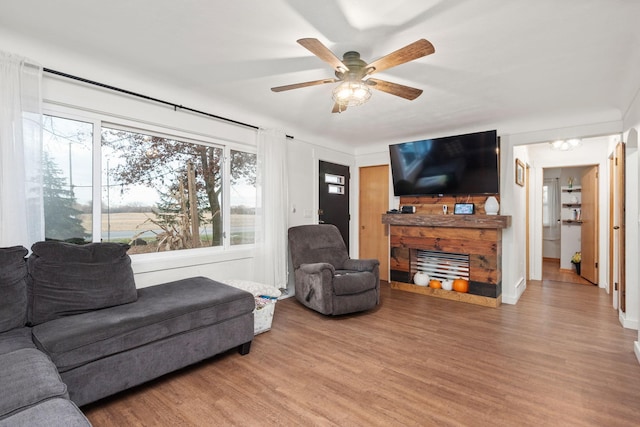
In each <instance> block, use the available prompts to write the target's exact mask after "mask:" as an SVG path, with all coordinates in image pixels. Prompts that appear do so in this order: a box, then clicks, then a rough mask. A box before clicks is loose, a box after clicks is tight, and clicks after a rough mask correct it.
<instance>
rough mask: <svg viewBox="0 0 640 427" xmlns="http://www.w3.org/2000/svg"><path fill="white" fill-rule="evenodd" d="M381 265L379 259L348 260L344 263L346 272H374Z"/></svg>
mask: <svg viewBox="0 0 640 427" xmlns="http://www.w3.org/2000/svg"><path fill="white" fill-rule="evenodd" d="M378 265H380V261H378V260H377V259H373V258H371V259H348V260H346V261H345V262H344V266H343V268H344V269H345V270H355V271H373V269H374V268H376V266H378Z"/></svg>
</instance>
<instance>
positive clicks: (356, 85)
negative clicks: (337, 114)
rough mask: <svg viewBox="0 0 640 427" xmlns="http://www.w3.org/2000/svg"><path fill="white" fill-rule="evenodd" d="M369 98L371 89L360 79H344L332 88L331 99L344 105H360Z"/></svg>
mask: <svg viewBox="0 0 640 427" xmlns="http://www.w3.org/2000/svg"><path fill="white" fill-rule="evenodd" d="M369 98H371V89H369V86H367V85H366V84H365V83H364V82H361V81H345V82H342V83H340V84H339V85H338V86H336V87H335V89H333V100H334V101H335V102H336V103H337V104H340V105H342V106H344V107H355V106H357V105H362V104H364V103H365V102H367V101H368V100H369Z"/></svg>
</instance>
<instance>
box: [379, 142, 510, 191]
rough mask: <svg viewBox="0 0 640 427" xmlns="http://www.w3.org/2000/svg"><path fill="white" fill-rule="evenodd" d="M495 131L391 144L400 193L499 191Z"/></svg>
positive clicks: (390, 150)
mask: <svg viewBox="0 0 640 427" xmlns="http://www.w3.org/2000/svg"><path fill="white" fill-rule="evenodd" d="M499 150H500V141H499V139H498V135H497V132H496V131H495V130H489V131H485V132H476V133H469V134H465V135H456V136H447V137H444V138H436V139H423V140H420V141H412V142H403V143H400V144H393V145H389V155H390V157H391V174H392V176H393V190H394V194H395V195H396V196H427V195H442V196H445V195H449V196H466V195H477V194H498V193H499V186H500V181H499V171H500V168H499V162H498V156H499Z"/></svg>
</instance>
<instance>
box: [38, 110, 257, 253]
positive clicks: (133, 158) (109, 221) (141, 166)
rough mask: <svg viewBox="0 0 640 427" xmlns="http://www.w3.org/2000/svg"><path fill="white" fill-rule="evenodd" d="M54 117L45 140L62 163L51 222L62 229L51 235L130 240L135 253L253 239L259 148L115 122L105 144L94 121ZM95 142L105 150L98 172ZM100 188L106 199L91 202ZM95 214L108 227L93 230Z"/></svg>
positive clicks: (49, 204) (48, 206) (48, 208)
mask: <svg viewBox="0 0 640 427" xmlns="http://www.w3.org/2000/svg"><path fill="white" fill-rule="evenodd" d="M47 122H48V123H50V124H51V126H48V127H47V129H48V130H47V131H48V132H49V133H50V134H51V135H52V137H51V138H49V139H48V140H45V162H48V160H47V158H48V157H47V156H48V155H49V154H47V153H49V152H52V153H55V159H56V163H55V165H58V166H57V167H58V169H55V167H54V166H55V165H52V166H51V172H50V173H49V175H51V177H52V178H51V179H50V181H51V182H52V185H51V188H52V189H51V190H50V191H48V193H49V194H51V197H49V198H48V199H46V200H45V212H46V213H47V214H46V218H45V227H47V229H48V227H49V225H50V224H56V230H60V231H56V233H55V234H53V233H49V232H48V234H47V237H50V238H55V239H58V240H67V241H73V242H77V243H83V242H89V241H92V240H93V241H111V242H123V243H128V244H130V245H131V246H132V248H131V249H130V251H129V253H132V254H136V253H149V252H159V251H170V250H178V249H189V248H201V247H212V246H226V245H239V244H250V243H253V242H254V220H253V217H254V215H255V204H256V191H255V172H256V156H255V154H253V153H248V152H244V151H240V150H235V149H230V148H228V147H225V146H223V145H216V144H212V143H208V142H203V141H197V140H190V139H188V138H184V137H180V138H172V137H167V136H166V135H159V134H155V133H154V132H151V131H148V132H147V131H139V130H131V129H128V128H123V127H119V126H114V125H108V126H107V125H103V126H102V128H101V129H100V130H99V131H98V132H99V135H100V142H99V144H98V143H92V140H93V136H92V135H93V131H92V130H93V124H92V123H83V122H78V121H74V120H69V119H62V118H58V117H52V116H47ZM62 124H64V125H65V126H64V127H63V126H62ZM61 129H65V132H63V131H62V130H61ZM54 135H55V136H56V137H54ZM79 141H82V144H80V142H79ZM93 144H95V145H93ZM92 147H96V148H95V150H99V152H100V153H99V156H98V158H99V159H100V162H99V163H101V170H100V171H98V173H95V172H92V163H91V158H92V153H93V152H94V149H92ZM64 148H67V150H68V153H69V161H68V165H67V164H62V163H64V162H63V161H64V160H65V159H66V157H64V156H63V154H64V150H63V149H64ZM76 151H79V152H80V153H81V154H82V155H83V156H85V157H84V158H82V160H81V158H80V157H79V156H80V154H78V155H76V154H75V152H76ZM51 156H52V155H51ZM75 156H78V157H77V160H76V157H75ZM72 160H73V161H72ZM76 163H79V164H82V167H80V166H77V167H76V166H75V164H76ZM61 164H62V166H61ZM73 168H75V169H73ZM80 169H82V171H83V173H84V174H83V175H80ZM92 176H93V177H94V178H93V179H94V180H95V182H93V183H92V180H91V178H92ZM81 177H82V179H81ZM80 181H81V182H80ZM92 184H93V185H92ZM94 186H96V188H100V189H101V191H100V203H99V204H93V203H92V201H91V200H92V198H91V194H92V189H93V188H94ZM80 187H82V189H83V191H84V192H83V193H82V194H83V196H82V197H81V196H80V192H79V189H80ZM227 188H228V189H229V190H228V191H227V192H228V193H229V194H225V189H227ZM85 194H86V196H85ZM60 206H62V207H60ZM92 215H93V216H92ZM225 216H229V221H225ZM93 217H95V218H100V223H101V226H100V229H99V230H94V232H93V233H92V229H91V223H92V218H93ZM63 220H64V221H63ZM60 222H62V224H60ZM227 237H228V239H227Z"/></svg>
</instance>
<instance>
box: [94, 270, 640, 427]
mask: <svg viewBox="0 0 640 427" xmlns="http://www.w3.org/2000/svg"><path fill="white" fill-rule="evenodd" d="M382 289H383V291H382V303H381V305H380V307H379V308H377V309H376V310H374V311H370V312H365V313H361V314H358V315H350V316H343V317H337V318H332V317H325V316H322V315H320V314H317V313H315V312H313V311H310V310H308V309H306V308H304V307H302V306H301V305H300V304H298V303H297V301H295V300H294V299H293V298H290V299H287V300H283V301H280V302H278V304H277V306H276V311H275V318H274V322H273V328H272V330H271V331H269V332H266V333H263V334H261V335H258V336H257V337H256V338H255V340H254V342H253V347H252V349H251V353H250V354H248V355H247V356H240V355H239V354H237V353H236V352H235V351H231V352H227V353H225V354H222V355H220V356H217V357H215V358H213V359H211V360H209V361H205V362H203V363H201V364H198V365H196V366H194V367H191V368H187V369H184V370H182V371H180V372H177V373H174V374H171V375H167V376H165V377H163V378H161V379H158V380H156V381H153V382H151V383H149V384H147V385H144V386H141V387H138V388H135V389H133V390H131V391H127V392H124V393H120V394H118V395H116V396H115V397H113V398H108V399H105V400H103V401H101V402H97V403H95V404H93V405H89V406H86V407H84V408H83V410H84V412H85V413H86V414H87V417H88V418H89V419H90V421H91V422H92V423H93V425H94V426H96V427H99V426H124V425H126V426H169V425H171V426H176V425H182V426H276V425H277V426H312V425H313V426H516V425H517V426H630V425H637V423H638V422H639V420H640V365H639V364H638V360H637V359H636V357H635V355H634V353H633V342H634V341H635V340H637V338H638V334H637V331H631V330H625V329H623V328H622V327H621V326H620V324H619V322H618V320H617V317H616V312H615V311H614V310H613V309H612V308H611V306H610V303H609V298H608V296H607V295H606V293H605V292H604V291H602V290H601V289H599V288H598V287H596V286H580V285H576V284H571V283H566V282H557V281H553V280H548V279H545V280H543V281H533V282H530V283H529V284H528V287H527V290H526V291H525V293H524V295H523V296H522V298H521V300H520V302H519V303H518V304H517V305H515V306H514V305H505V304H503V305H502V306H501V307H499V308H497V309H494V308H486V307H480V306H475V305H470V304H463V303H459V302H454V301H447V300H443V299H438V298H431V297H428V296H423V295H417V294H412V293H407V292H402V291H398V290H391V289H390V288H389V286H388V285H387V284H386V283H385V284H383V285H382Z"/></svg>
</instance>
